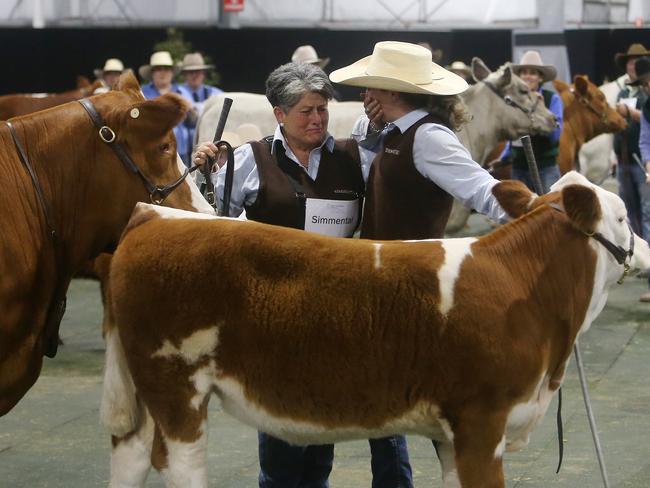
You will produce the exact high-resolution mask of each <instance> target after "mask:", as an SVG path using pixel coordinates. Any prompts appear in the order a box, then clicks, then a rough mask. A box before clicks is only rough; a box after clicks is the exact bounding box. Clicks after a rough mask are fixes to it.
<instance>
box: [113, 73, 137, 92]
mask: <svg viewBox="0 0 650 488" xmlns="http://www.w3.org/2000/svg"><path fill="white" fill-rule="evenodd" d="M116 89H117V90H120V91H137V92H139V91H140V84H139V83H138V79H137V78H136V77H135V75H134V74H133V71H132V70H130V69H127V70H125V71H124V73H122V74H121V75H120V80H119V81H118V82H117V88H116Z"/></svg>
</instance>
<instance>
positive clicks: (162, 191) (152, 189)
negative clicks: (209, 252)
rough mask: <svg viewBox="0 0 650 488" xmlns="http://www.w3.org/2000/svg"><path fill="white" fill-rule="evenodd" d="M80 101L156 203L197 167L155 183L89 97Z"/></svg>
mask: <svg viewBox="0 0 650 488" xmlns="http://www.w3.org/2000/svg"><path fill="white" fill-rule="evenodd" d="M78 101H79V103H80V104H81V106H82V107H83V108H84V109H85V110H86V112H88V115H89V116H90V118H91V120H92V121H93V123H94V124H95V127H96V128H97V130H98V133H99V138H100V139H101V140H102V141H104V142H105V143H106V144H107V145H108V146H110V148H111V149H112V150H113V152H114V153H115V155H116V156H117V157H118V158H119V160H120V161H122V164H124V166H125V167H126V169H127V170H129V171H130V172H131V173H135V174H137V175H138V176H139V177H140V179H141V180H142V183H143V184H144V187H145V188H146V190H147V191H148V192H149V199H150V200H151V203H153V204H155V205H160V204H162V203H163V202H164V201H165V198H167V197H168V196H169V194H170V193H171V192H173V191H174V190H175V189H176V188H178V186H179V185H180V184H181V183H183V181H184V180H185V178H187V176H188V175H189V174H190V173H191V172H192V171H193V170H194V169H195V168H192V170H190V169H188V168H185V171H184V172H183V174H182V175H181V176H180V177H179V178H178V179H177V180H176V181H174V182H173V183H170V184H169V185H154V184H153V183H152V182H151V180H149V178H147V177H146V176H145V175H144V173H142V171H140V168H138V166H137V165H136V164H135V163H134V162H133V160H132V159H131V156H129V153H128V152H127V151H126V149H125V148H124V146H123V145H122V144H120V143H119V142H116V141H117V134H116V133H115V131H114V130H113V129H111V128H110V127H108V126H107V125H106V124H105V123H104V119H103V118H102V116H101V115H100V114H99V112H97V110H96V109H95V106H94V105H93V103H92V102H91V101H90V100H89V99H88V98H82V99H81V100H78Z"/></svg>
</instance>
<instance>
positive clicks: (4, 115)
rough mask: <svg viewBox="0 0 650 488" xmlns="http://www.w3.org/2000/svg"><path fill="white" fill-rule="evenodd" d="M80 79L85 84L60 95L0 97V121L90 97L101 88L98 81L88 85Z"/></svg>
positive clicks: (12, 95)
mask: <svg viewBox="0 0 650 488" xmlns="http://www.w3.org/2000/svg"><path fill="white" fill-rule="evenodd" d="M80 78H82V79H84V80H85V81H86V83H81V82H79V83H77V88H75V89H74V90H69V91H66V92H62V93H13V94H11V95H2V96H0V120H9V119H10V118H12V117H18V116H19V115H27V114H31V113H34V112H38V111H39V110H45V109H46V108H50V107H55V106H57V105H61V104H63V103H67V102H72V101H74V100H79V99H80V98H83V97H87V96H89V95H92V94H93V93H94V91H95V90H96V89H97V88H99V87H101V86H102V82H101V81H99V80H96V81H95V82H93V83H92V84H89V83H88V79H87V78H83V77H80Z"/></svg>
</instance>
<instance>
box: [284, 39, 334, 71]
mask: <svg viewBox="0 0 650 488" xmlns="http://www.w3.org/2000/svg"><path fill="white" fill-rule="evenodd" d="M291 62H292V63H308V64H315V65H317V66H318V67H319V68H324V67H325V66H327V64H328V63H329V62H330V58H319V57H318V54H317V53H316V49H314V47H313V46H310V45H309V44H307V45H305V46H300V47H298V48H297V49H296V50H295V51H294V52H293V54H292V55H291Z"/></svg>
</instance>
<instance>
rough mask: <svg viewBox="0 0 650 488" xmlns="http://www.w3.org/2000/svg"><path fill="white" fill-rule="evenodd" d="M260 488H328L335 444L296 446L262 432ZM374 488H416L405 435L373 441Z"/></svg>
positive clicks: (260, 441)
mask: <svg viewBox="0 0 650 488" xmlns="http://www.w3.org/2000/svg"><path fill="white" fill-rule="evenodd" d="M258 441H259V456H260V475H259V486H260V488H328V487H329V482H328V477H329V474H330V472H331V471H332V462H333V460H334V445H332V444H326V445H319V446H294V445H291V444H289V443H287V442H284V441H282V440H280V439H277V438H275V437H273V436H270V435H268V434H265V433H263V432H259V433H258ZM368 442H369V443H370V453H371V456H372V458H371V459H372V460H371V466H372V488H412V487H413V479H412V474H411V465H410V464H409V457H408V451H407V448H406V439H405V438H404V436H394V437H384V438H382V439H369V441H368Z"/></svg>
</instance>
